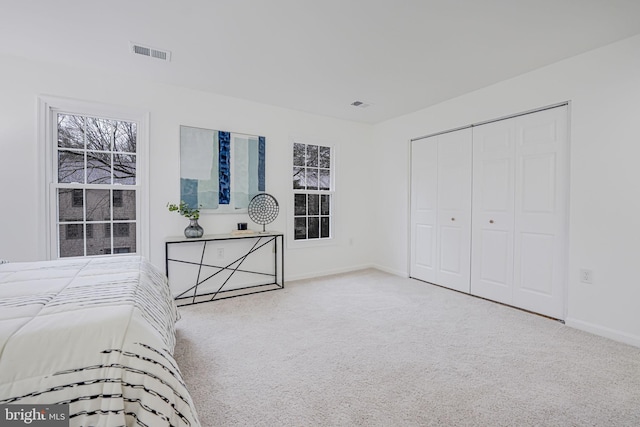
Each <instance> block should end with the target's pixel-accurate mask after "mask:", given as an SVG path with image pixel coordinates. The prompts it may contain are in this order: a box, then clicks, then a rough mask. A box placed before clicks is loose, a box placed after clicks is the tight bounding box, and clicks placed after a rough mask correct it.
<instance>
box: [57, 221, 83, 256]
mask: <svg viewBox="0 0 640 427" xmlns="http://www.w3.org/2000/svg"><path fill="white" fill-rule="evenodd" d="M69 226H72V228H67V227H69ZM59 230H60V232H59V237H58V238H59V240H60V257H61V258H65V257H70V256H83V255H84V233H83V228H82V224H62V225H60V226H59ZM67 233H69V238H67Z"/></svg>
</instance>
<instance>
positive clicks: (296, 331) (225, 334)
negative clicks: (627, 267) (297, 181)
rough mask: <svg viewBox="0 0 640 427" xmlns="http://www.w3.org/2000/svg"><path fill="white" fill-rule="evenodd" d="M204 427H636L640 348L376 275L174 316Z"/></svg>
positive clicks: (291, 287)
mask: <svg viewBox="0 0 640 427" xmlns="http://www.w3.org/2000/svg"><path fill="white" fill-rule="evenodd" d="M180 311H181V314H182V316H183V318H182V319H181V320H180V321H179V322H178V344H177V347H176V359H177V361H178V364H179V365H180V367H181V370H182V373H183V374H184V377H185V381H186V382H187V385H188V387H189V389H190V390H191V393H192V396H193V398H194V400H195V404H196V407H197V409H198V411H199V416H200V420H201V422H202V425H203V426H205V427H218V426H640V349H639V348H636V347H632V346H628V345H625V344H621V343H617V342H614V341H610V340H608V339H605V338H600V337H597V336H594V335H591V334H588V333H584V332H581V331H578V330H575V329H572V328H569V327H566V326H564V325H563V324H561V323H559V322H556V321H553V320H549V319H546V318H543V317H539V316H536V315H532V314H529V313H525V312H522V311H519V310H516V309H512V308H509V307H505V306H502V305H499V304H495V303H491V302H488V301H484V300H481V299H477V298H474V297H470V296H467V295H464V294H460V293H457V292H453V291H449V290H447V289H443V288H439V287H437V286H432V285H429V284H425V283H422V282H419V281H415V280H411V279H403V278H398V277H395V276H392V275H389V274H386V273H383V272H380V271H377V270H364V271H360V272H355V273H349V274H343V275H337V276H331V277H327V278H320V279H313V280H305V281H298V282H292V283H287V285H286V287H285V289H283V290H278V291H275V292H267V293H264V294H258V295H251V296H243V297H239V298H234V299H230V300H224V301H217V302H211V303H205V304H199V305H195V306H189V307H183V308H181V309H180Z"/></svg>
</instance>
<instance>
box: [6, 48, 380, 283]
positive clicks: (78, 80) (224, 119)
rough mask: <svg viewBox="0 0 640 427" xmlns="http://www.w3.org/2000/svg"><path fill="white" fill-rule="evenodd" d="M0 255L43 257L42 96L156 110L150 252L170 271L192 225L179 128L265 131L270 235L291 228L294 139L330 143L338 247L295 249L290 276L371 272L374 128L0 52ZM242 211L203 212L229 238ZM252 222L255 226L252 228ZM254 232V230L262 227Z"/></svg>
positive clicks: (206, 222) (289, 256)
mask: <svg viewBox="0 0 640 427" xmlns="http://www.w3.org/2000/svg"><path fill="white" fill-rule="evenodd" d="M0 64H1V66H0V94H1V96H0V118H1V119H0V200H1V202H0V203H1V207H0V258H8V259H11V260H15V261H27V260H36V259H42V258H43V256H44V252H43V250H44V246H43V245H44V239H43V236H41V235H39V229H38V226H37V225H38V221H39V213H38V210H39V209H40V208H41V207H42V205H41V202H40V200H39V197H38V189H39V186H40V185H41V183H40V182H39V181H38V170H37V167H38V163H37V162H38V153H37V148H38V144H37V97H38V96H39V95H51V96H59V97H65V98H75V99H79V100H85V101H91V102H98V103H105V104H113V105H123V106H127V107H132V108H140V109H143V110H146V111H148V112H149V113H150V132H149V134H150V147H149V151H150V211H151V212H150V218H149V221H150V235H151V238H150V253H149V258H150V259H151V261H152V262H153V263H154V264H156V265H158V266H159V267H161V268H163V269H164V239H165V237H167V236H177V235H180V234H181V233H182V232H183V230H184V227H185V226H186V225H187V222H186V220H185V219H184V218H182V217H180V216H179V215H177V214H175V213H170V212H168V210H167V208H166V204H167V202H177V201H178V200H179V197H180V194H179V191H180V190H179V169H180V164H179V153H180V151H179V149H180V147H179V126H180V125H189V126H196V127H203V128H210V129H223V130H230V131H236V132H243V133H249V134H258V135H264V136H265V137H266V141H267V154H266V156H267V166H266V172H267V176H266V184H267V191H268V192H270V193H272V194H273V195H274V196H275V197H276V198H277V199H278V200H279V202H280V205H281V210H280V215H279V217H278V219H277V220H276V222H275V223H273V224H271V225H270V229H275V230H282V231H286V232H289V231H288V230H286V228H287V215H288V212H287V206H288V199H289V197H290V196H291V194H290V191H289V189H290V188H291V173H292V171H291V151H290V150H291V149H290V144H291V140H290V138H291V136H292V135H296V136H303V137H309V138H312V139H314V140H323V141H326V142H328V143H333V144H335V145H336V147H337V149H338V159H337V160H338V166H337V171H336V174H337V177H338V182H337V186H338V187H337V194H336V203H335V207H336V224H335V230H336V236H337V238H336V242H335V244H333V245H331V246H323V247H318V248H306V249H288V250H287V253H286V260H285V261H286V265H285V267H286V277H285V278H286V279H292V278H300V277H308V276H314V275H322V274H328V273H333V272H339V271H346V270H351V269H357V268H359V267H363V266H368V265H369V263H370V259H371V253H370V249H369V248H371V242H370V241H369V240H368V239H369V236H370V235H369V229H370V228H371V224H372V219H371V217H370V216H369V215H368V212H366V211H365V212H363V210H362V209H361V208H362V207H363V206H366V204H367V203H368V198H367V193H366V189H368V188H370V179H371V178H370V176H367V174H368V173H371V172H369V171H370V168H361V169H359V168H357V167H354V165H365V166H366V165H369V164H370V160H369V159H368V158H367V156H368V149H369V143H370V140H371V129H372V127H371V126H370V125H363V124H357V123H353V122H348V121H342V120H336V119H331V118H326V117H321V116H316V115H311V114H305V113H300V112H295V111H291V110H286V109H282V108H276V107H271V106H267V105H262V104H257V103H252V102H247V101H243V100H239V99H234V98H228V97H223V96H218V95H213V94H209V93H204V92H198V91H192V90H187V89H182V88H177V87H171V86H164V85H158V84H153V83H150V82H148V81H142V80H133V79H130V78H125V77H123V76H119V75H110V74H101V73H99V72H95V71H86V70H81V69H74V68H67V67H61V66H58V65H53V64H46V63H37V62H31V61H27V60H23V59H18V58H15V57H10V56H0ZM239 221H243V222H249V223H250V224H251V221H250V220H249V218H248V216H247V215H246V214H245V215H233V214H232V215H220V214H218V215H215V214H205V215H203V216H202V217H201V220H200V224H201V225H202V226H203V227H204V228H205V232H206V233H207V234H213V233H226V232H229V231H230V230H231V229H233V228H234V227H235V224H236V223H237V222H239ZM254 226H255V224H254ZM255 227H257V226H255Z"/></svg>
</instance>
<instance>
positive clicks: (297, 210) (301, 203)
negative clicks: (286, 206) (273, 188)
mask: <svg viewBox="0 0 640 427" xmlns="http://www.w3.org/2000/svg"><path fill="white" fill-rule="evenodd" d="M294 200H295V201H294V209H293V210H294V215H306V214H307V195H306V194H296V195H295V199H294Z"/></svg>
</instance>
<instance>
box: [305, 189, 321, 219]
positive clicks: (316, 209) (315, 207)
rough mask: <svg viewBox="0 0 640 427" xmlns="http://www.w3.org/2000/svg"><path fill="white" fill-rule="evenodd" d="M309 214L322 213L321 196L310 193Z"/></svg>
mask: <svg viewBox="0 0 640 427" xmlns="http://www.w3.org/2000/svg"><path fill="white" fill-rule="evenodd" d="M308 197H309V215H320V196H319V195H317V194H309V196H308Z"/></svg>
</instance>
